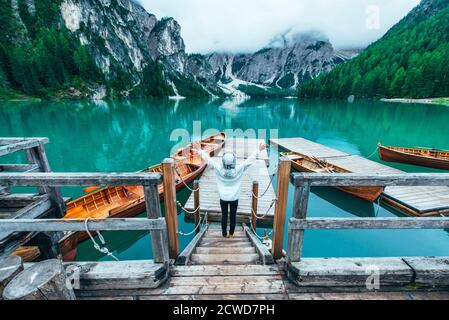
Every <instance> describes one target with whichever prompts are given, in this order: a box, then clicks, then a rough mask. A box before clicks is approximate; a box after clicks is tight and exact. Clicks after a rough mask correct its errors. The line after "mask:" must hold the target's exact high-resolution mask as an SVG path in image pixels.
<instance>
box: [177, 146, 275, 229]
mask: <svg viewBox="0 0 449 320" xmlns="http://www.w3.org/2000/svg"><path fill="white" fill-rule="evenodd" d="M261 143H264V141H263V140H260V139H238V138H237V139H227V140H226V143H225V147H224V149H223V150H222V151H221V152H220V154H219V155H218V156H217V157H215V159H216V160H217V161H221V156H222V155H223V153H224V152H234V154H235V155H236V157H237V163H242V162H243V161H244V160H245V159H247V158H248V157H249V156H250V155H251V154H253V152H255V151H256V150H257V148H258V147H259V145H260V144H261ZM268 160H269V159H268V154H267V151H266V150H264V151H262V152H261V153H260V155H259V156H258V158H257V160H256V162H255V163H254V164H253V165H252V166H251V167H250V168H248V171H247V172H246V174H245V176H244V178H243V182H242V189H241V196H240V200H239V206H238V208H237V221H238V222H240V223H244V222H246V223H249V222H250V221H251V216H252V211H251V208H252V194H253V189H252V188H253V182H254V181H257V182H258V184H259V185H258V187H259V192H260V194H262V192H265V194H264V195H263V197H261V198H260V199H258V208H257V211H258V212H257V213H258V215H259V216H262V215H264V217H263V218H262V219H259V220H258V222H259V225H260V226H262V225H264V226H272V225H273V218H274V209H275V207H274V205H273V201H274V199H275V198H276V195H275V192H274V188H273V186H272V184H271V177H270V174H269V172H268V168H267V164H268ZM199 187H200V190H202V191H201V192H200V204H201V214H202V215H204V214H206V213H207V217H208V220H209V221H221V208H220V199H219V196H218V190H217V185H216V180H215V173H214V171H213V169H211V168H206V170H205V172H204V173H203V175H202V176H201V178H200V179H199ZM185 208H186V209H187V210H188V211H190V212H191V211H193V210H194V209H195V201H194V194H193V193H192V195H191V196H190V198H189V199H188V201H187V203H186V205H185ZM187 216H189V217H191V215H189V214H187Z"/></svg>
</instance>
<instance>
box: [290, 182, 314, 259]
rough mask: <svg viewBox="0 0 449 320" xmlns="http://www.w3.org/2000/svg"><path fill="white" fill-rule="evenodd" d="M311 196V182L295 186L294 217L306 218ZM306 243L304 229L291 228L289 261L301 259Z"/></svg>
mask: <svg viewBox="0 0 449 320" xmlns="http://www.w3.org/2000/svg"><path fill="white" fill-rule="evenodd" d="M309 197H310V182H309V181H306V183H304V185H302V186H301V187H296V188H295V196H294V200H293V218H296V219H305V218H306V217H307V208H308V205H309ZM303 244H304V229H299V230H294V229H291V228H289V230H288V240H287V261H288V262H289V263H290V262H299V261H300V260H301V255H302V248H303Z"/></svg>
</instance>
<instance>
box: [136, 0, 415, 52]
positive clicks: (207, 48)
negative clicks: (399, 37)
mask: <svg viewBox="0 0 449 320" xmlns="http://www.w3.org/2000/svg"><path fill="white" fill-rule="evenodd" d="M139 2H140V3H141V4H142V5H143V6H144V7H145V8H146V9H147V10H148V11H149V12H152V13H154V14H156V15H157V16H158V17H159V18H161V17H164V16H170V17H173V18H175V19H176V20H177V21H178V22H179V23H180V25H181V26H182V36H183V38H184V40H185V42H186V50H187V52H199V53H209V52H214V51H231V52H254V51H255V50H258V49H259V48H261V47H264V46H266V45H267V44H268V43H269V42H270V41H271V39H272V38H273V37H275V36H276V35H278V34H283V33H286V32H287V31H289V30H291V31H292V33H293V34H296V33H298V32H304V31H310V30H317V31H320V32H322V33H323V34H325V35H327V37H328V38H329V40H330V42H331V43H332V44H333V45H334V46H335V47H336V48H337V49H339V48H359V47H365V46H367V45H368V44H369V43H371V42H373V41H375V40H377V39H378V38H380V37H381V36H382V35H383V34H384V33H385V32H386V31H387V30H388V29H389V28H390V27H391V26H392V25H394V24H395V23H397V22H398V21H399V20H400V19H401V18H402V17H404V16H405V15H406V14H407V13H408V12H409V11H410V10H411V9H412V8H413V7H414V6H416V5H417V4H418V3H419V0H394V1H391V0H244V1H241V0H226V1H225V0H212V1H211V0H170V1H167V0H139ZM376 8H378V12H379V25H378V28H376V26H374V29H369V28H367V19H369V18H370V17H373V14H374V15H376V10H377V9H376Z"/></svg>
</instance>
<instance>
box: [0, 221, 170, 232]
mask: <svg viewBox="0 0 449 320" xmlns="http://www.w3.org/2000/svg"><path fill="white" fill-rule="evenodd" d="M85 221H86V220H85V219H5V220H2V221H1V223H0V232H25V231H35V232H36V231H37V232H42V231H52V232H56V231H85ZM88 226H89V230H91V231H119V230H136V231H137V230H164V229H165V220H164V218H158V219H145V218H114V219H90V220H89V223H88Z"/></svg>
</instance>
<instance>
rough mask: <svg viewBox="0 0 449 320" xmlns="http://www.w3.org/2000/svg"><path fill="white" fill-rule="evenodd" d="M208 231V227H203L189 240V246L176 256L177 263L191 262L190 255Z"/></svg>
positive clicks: (185, 263)
mask: <svg viewBox="0 0 449 320" xmlns="http://www.w3.org/2000/svg"><path fill="white" fill-rule="evenodd" d="M206 232H207V228H203V229H202V230H200V232H199V233H198V234H197V235H196V236H195V237H194V238H193V239H192V240H191V241H190V242H189V244H188V245H187V247H186V248H185V249H184V250H183V251H182V252H181V253H180V254H179V256H178V257H177V258H176V265H187V264H188V263H189V262H190V257H191V256H192V254H193V252H194V251H195V249H196V247H197V246H198V244H199V243H200V241H201V239H203V237H204V235H205V234H206Z"/></svg>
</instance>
